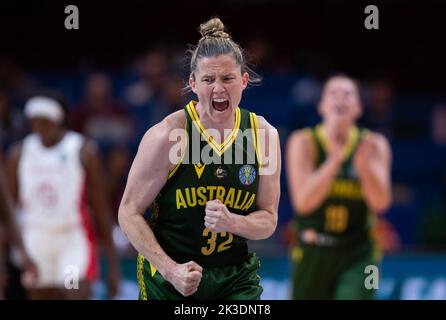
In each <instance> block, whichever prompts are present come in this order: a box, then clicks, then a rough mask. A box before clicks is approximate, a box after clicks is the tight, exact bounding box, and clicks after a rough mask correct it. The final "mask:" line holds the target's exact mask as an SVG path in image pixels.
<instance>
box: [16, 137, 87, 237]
mask: <svg viewBox="0 0 446 320" xmlns="http://www.w3.org/2000/svg"><path fill="white" fill-rule="evenodd" d="M83 144H84V137H83V136H82V135H80V134H78V133H75V132H72V131H68V132H66V133H65V135H64V136H63V138H62V140H61V141H60V142H59V143H58V144H56V145H54V146H52V147H50V148H48V147H45V146H44V145H43V144H42V143H41V140H40V138H39V136H38V135H36V134H31V135H29V136H27V137H26V138H25V139H24V141H23V145H22V153H21V158H20V162H19V168H18V179H19V200H20V203H21V212H22V217H21V218H22V223H23V224H24V226H29V227H33V228H34V227H36V228H39V227H42V228H45V229H60V228H67V227H73V226H77V225H81V224H82V223H83V222H82V217H81V207H82V206H83V205H84V204H83V203H82V201H83V193H84V188H85V172H84V169H83V167H82V163H81V158H80V150H81V148H82V145H83Z"/></svg>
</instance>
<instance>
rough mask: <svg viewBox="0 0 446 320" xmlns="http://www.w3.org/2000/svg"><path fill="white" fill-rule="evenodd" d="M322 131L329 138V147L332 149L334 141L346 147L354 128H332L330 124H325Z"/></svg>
mask: <svg viewBox="0 0 446 320" xmlns="http://www.w3.org/2000/svg"><path fill="white" fill-rule="evenodd" d="M322 129H323V131H324V132H325V134H326V136H327V143H328V147H330V146H331V144H332V143H333V142H334V141H336V142H337V143H339V144H341V145H345V144H346V143H347V142H348V138H349V134H350V130H351V129H352V126H342V127H340V126H332V125H329V124H328V123H323V124H322Z"/></svg>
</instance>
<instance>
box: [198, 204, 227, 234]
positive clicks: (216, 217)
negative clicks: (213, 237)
mask: <svg viewBox="0 0 446 320" xmlns="http://www.w3.org/2000/svg"><path fill="white" fill-rule="evenodd" d="M205 213H206V214H205V216H204V225H205V227H206V228H208V229H209V230H210V231H212V232H231V231H232V226H233V223H234V220H233V217H232V216H233V213H231V212H229V210H228V208H226V206H225V205H224V204H223V203H222V202H221V201H220V200H218V199H216V200H212V201H208V202H207V203H206V208H205Z"/></svg>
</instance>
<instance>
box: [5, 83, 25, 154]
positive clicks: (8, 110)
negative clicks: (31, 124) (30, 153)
mask: <svg viewBox="0 0 446 320" xmlns="http://www.w3.org/2000/svg"><path fill="white" fill-rule="evenodd" d="M25 125H26V122H25V119H24V117H23V114H22V113H21V112H20V111H19V110H18V109H16V108H13V107H12V106H11V104H10V101H9V98H8V96H7V94H6V92H5V91H1V90H0V149H3V150H6V149H7V148H8V146H9V145H10V144H11V143H12V142H14V141H17V140H18V139H20V138H22V137H23V135H24V133H25Z"/></svg>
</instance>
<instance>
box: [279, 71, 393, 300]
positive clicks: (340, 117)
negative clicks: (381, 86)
mask: <svg viewBox="0 0 446 320" xmlns="http://www.w3.org/2000/svg"><path fill="white" fill-rule="evenodd" d="M318 108H319V113H320V115H321V117H322V123H321V124H319V125H317V126H316V127H315V128H306V129H303V130H299V131H297V132H295V133H293V134H291V136H290V138H289V140H288V145H287V155H286V157H287V159H286V165H287V175H288V184H289V190H290V198H291V201H292V205H293V208H294V210H295V211H296V213H297V216H296V220H297V242H298V244H297V245H296V247H295V248H294V249H293V263H294V267H293V286H292V287H293V290H292V291H293V292H292V298H293V299H371V298H373V296H374V292H375V291H374V290H373V286H372V287H370V286H368V287H367V286H366V285H365V278H366V276H367V274H366V273H365V268H366V267H367V266H368V265H376V264H377V263H378V262H379V257H378V254H377V250H374V244H373V241H372V239H371V237H370V227H371V225H372V223H373V218H374V214H382V213H384V212H385V211H386V210H387V209H388V207H389V205H390V203H391V181H390V168H391V150H390V147H389V144H388V142H387V140H386V138H384V137H383V136H382V135H380V134H377V133H373V132H370V131H368V130H365V129H361V128H358V127H357V126H356V125H355V123H356V120H357V119H358V118H359V116H360V115H361V112H362V109H361V103H360V98H359V88H358V85H357V83H356V81H355V80H353V79H352V78H350V77H347V76H345V75H336V76H333V77H330V78H329V79H328V80H327V82H326V83H325V86H324V88H323V93H322V97H321V100H320V103H319V106H318ZM375 270H376V269H375Z"/></svg>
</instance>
